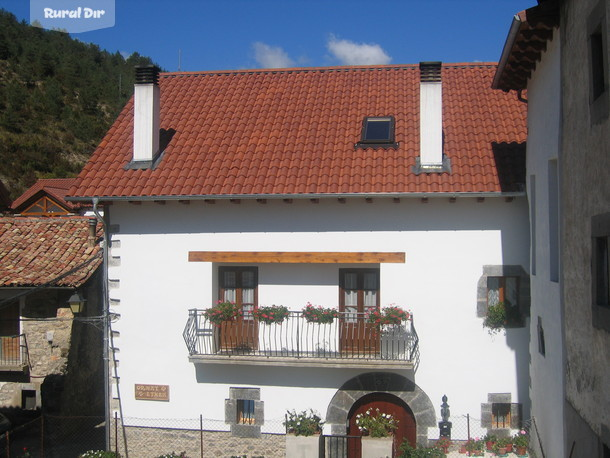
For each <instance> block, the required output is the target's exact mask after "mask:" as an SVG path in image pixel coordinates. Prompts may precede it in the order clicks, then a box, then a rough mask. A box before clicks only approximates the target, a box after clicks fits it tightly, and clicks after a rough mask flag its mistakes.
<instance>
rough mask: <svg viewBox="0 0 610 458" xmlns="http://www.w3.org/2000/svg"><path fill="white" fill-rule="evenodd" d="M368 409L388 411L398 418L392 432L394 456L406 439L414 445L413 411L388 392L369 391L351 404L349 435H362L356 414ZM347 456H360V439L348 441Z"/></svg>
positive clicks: (354, 457) (414, 426) (398, 453)
mask: <svg viewBox="0 0 610 458" xmlns="http://www.w3.org/2000/svg"><path fill="white" fill-rule="evenodd" d="M368 409H373V411H375V409H379V411H380V412H381V413H389V414H391V415H393V416H394V418H395V419H396V420H398V429H397V430H396V431H395V432H394V444H393V449H394V456H395V457H398V456H400V445H401V444H402V443H403V441H405V440H408V441H409V443H410V444H411V445H412V446H413V447H415V445H416V440H417V429H416V425H415V417H414V416H413V412H412V411H411V409H410V408H409V406H408V405H407V404H405V402H404V401H403V400H402V399H400V398H399V397H397V396H394V395H393V394H389V393H371V394H367V395H366V396H363V397H362V398H360V399H358V401H356V402H355V403H354V405H353V406H352V409H351V410H350V413H349V415H348V420H349V430H348V432H347V434H348V435H349V436H362V433H361V432H360V431H359V430H358V426H357V425H356V415H358V414H360V413H364V412H366V411H367V410H368ZM347 452H348V455H347V456H348V458H361V456H362V451H361V449H360V441H359V440H358V441H356V440H350V441H348V451H347Z"/></svg>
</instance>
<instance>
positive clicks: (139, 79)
mask: <svg viewBox="0 0 610 458" xmlns="http://www.w3.org/2000/svg"><path fill="white" fill-rule="evenodd" d="M135 69H136V84H159V67H157V66H156V65H137V66H136V67H135Z"/></svg>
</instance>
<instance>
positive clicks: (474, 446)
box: [466, 437, 485, 456]
mask: <svg viewBox="0 0 610 458" xmlns="http://www.w3.org/2000/svg"><path fill="white" fill-rule="evenodd" d="M484 445H485V444H484V442H483V440H482V439H479V438H478V437H476V438H474V439H468V442H466V450H467V451H468V456H483V455H484V454H485V452H484V451H483V447H484Z"/></svg>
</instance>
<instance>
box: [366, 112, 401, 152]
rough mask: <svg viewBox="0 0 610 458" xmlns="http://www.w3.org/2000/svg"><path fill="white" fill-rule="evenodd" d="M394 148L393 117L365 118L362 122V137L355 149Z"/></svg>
mask: <svg viewBox="0 0 610 458" xmlns="http://www.w3.org/2000/svg"><path fill="white" fill-rule="evenodd" d="M358 146H360V147H362V148H369V147H375V146H380V147H385V148H388V147H395V146H397V144H396V143H395V142H394V117H393V116H367V117H366V118H364V121H363V122H362V136H361V139H360V142H358V143H357V144H356V147H358Z"/></svg>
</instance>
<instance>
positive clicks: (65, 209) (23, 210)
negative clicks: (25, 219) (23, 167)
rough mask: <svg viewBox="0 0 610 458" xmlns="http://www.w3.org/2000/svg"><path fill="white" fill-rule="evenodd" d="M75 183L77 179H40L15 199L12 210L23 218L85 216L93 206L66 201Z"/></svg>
mask: <svg viewBox="0 0 610 458" xmlns="http://www.w3.org/2000/svg"><path fill="white" fill-rule="evenodd" d="M75 181H76V178H45V179H40V180H38V181H37V182H36V183H34V185H32V186H31V187H30V188H28V189H27V190H26V191H25V192H24V193H23V194H22V195H21V196H19V197H18V198H17V199H15V201H14V202H13V203H12V204H11V209H12V211H13V213H15V214H20V215H23V216H65V215H69V214H83V213H84V212H85V211H86V210H88V209H90V208H91V205H87V204H83V203H78V202H69V201H67V200H66V194H67V193H68V191H69V190H70V188H71V187H72V185H73V184H74V183H75Z"/></svg>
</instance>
